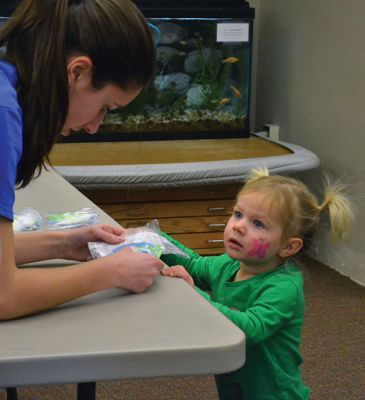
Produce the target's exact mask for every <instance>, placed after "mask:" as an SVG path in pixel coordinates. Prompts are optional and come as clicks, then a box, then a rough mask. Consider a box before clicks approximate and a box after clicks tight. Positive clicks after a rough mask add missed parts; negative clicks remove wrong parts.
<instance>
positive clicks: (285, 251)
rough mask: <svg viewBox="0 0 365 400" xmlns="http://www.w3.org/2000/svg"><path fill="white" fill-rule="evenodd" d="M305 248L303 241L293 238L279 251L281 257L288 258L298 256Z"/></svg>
mask: <svg viewBox="0 0 365 400" xmlns="http://www.w3.org/2000/svg"><path fill="white" fill-rule="evenodd" d="M302 247H303V239H300V238H297V237H292V238H290V239H289V240H287V241H286V242H285V244H284V245H283V246H282V247H281V249H280V250H279V257H282V258H287V257H291V256H293V255H294V254H297V253H298V252H299V251H300V249H301V248H302Z"/></svg>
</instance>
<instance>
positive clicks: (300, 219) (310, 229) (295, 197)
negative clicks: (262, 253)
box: [237, 168, 354, 250]
mask: <svg viewBox="0 0 365 400" xmlns="http://www.w3.org/2000/svg"><path fill="white" fill-rule="evenodd" d="M250 192H259V193H262V194H264V196H265V197H267V199H269V200H270V202H271V204H272V206H274V207H275V209H276V210H278V212H279V215H280V218H281V221H282V228H283V236H284V238H290V237H300V238H301V239H302V240H303V250H306V249H307V248H309V247H310V245H311V244H312V241H313V236H314V233H315V232H316V230H317V227H318V224H319V218H320V214H321V211H323V210H327V211H328V214H329V220H330V225H331V236H332V238H333V240H335V241H337V240H340V239H342V238H344V237H345V236H346V235H347V234H348V233H349V231H350V226H351V222H352V219H353V217H354V208H353V205H352V202H351V200H350V198H349V197H348V196H347V194H346V187H345V186H344V185H343V184H342V183H340V182H338V181H331V180H330V179H329V178H328V177H326V181H325V184H324V196H323V201H322V203H319V202H318V201H317V199H316V197H315V196H314V195H313V194H312V193H311V192H310V190H309V189H308V187H307V186H306V185H305V184H304V183H302V182H300V181H299V180H297V179H294V178H291V177H287V176H280V175H272V176H269V173H268V170H267V169H266V168H261V169H254V170H252V171H251V173H250V176H249V178H248V179H247V181H246V183H245V186H244V187H243V188H242V189H241V190H240V192H239V193H238V196H237V198H239V197H240V196H242V195H243V194H246V193H250Z"/></svg>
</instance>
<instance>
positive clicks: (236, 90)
mask: <svg viewBox="0 0 365 400" xmlns="http://www.w3.org/2000/svg"><path fill="white" fill-rule="evenodd" d="M229 87H230V88H231V89H232V92H233V94H234V95H235V96H236V97H242V95H241V92H240V91H239V90H238V89H237V88H236V87H234V86H233V85H229Z"/></svg>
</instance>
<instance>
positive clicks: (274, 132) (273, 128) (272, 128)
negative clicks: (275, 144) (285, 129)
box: [263, 124, 280, 140]
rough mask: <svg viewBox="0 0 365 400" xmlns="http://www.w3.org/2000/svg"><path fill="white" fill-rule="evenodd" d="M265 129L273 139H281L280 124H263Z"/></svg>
mask: <svg viewBox="0 0 365 400" xmlns="http://www.w3.org/2000/svg"><path fill="white" fill-rule="evenodd" d="M263 129H264V131H266V132H267V135H268V137H269V138H270V139H272V140H280V135H279V132H280V127H279V125H275V124H264V126H263Z"/></svg>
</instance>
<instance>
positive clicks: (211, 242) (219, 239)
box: [171, 232, 224, 250]
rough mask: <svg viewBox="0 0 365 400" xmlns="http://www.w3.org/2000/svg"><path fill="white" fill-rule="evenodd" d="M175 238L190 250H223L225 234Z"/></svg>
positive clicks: (194, 234)
mask: <svg viewBox="0 0 365 400" xmlns="http://www.w3.org/2000/svg"><path fill="white" fill-rule="evenodd" d="M171 236H172V237H173V238H175V239H176V240H178V241H179V242H181V243H182V244H183V245H184V246H186V247H189V248H190V249H193V250H194V249H214V248H223V247H224V242H223V232H208V233H189V234H181V233H178V234H173V235H171Z"/></svg>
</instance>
